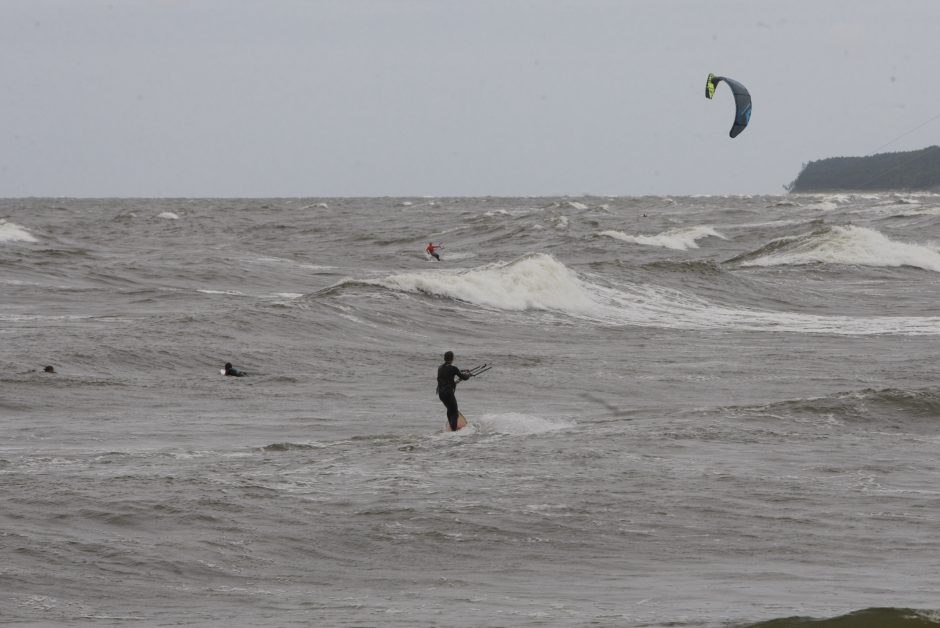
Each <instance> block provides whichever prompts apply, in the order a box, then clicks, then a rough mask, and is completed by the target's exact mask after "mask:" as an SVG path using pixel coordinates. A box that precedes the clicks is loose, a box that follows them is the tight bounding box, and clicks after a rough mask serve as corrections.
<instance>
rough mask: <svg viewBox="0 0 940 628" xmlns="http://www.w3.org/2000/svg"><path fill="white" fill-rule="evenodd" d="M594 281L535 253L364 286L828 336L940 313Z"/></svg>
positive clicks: (682, 325) (907, 331) (900, 327)
mask: <svg viewBox="0 0 940 628" xmlns="http://www.w3.org/2000/svg"><path fill="white" fill-rule="evenodd" d="M592 279H593V278H592V277H590V276H583V277H582V276H580V275H578V273H575V272H574V271H572V270H571V269H569V268H568V267H566V266H565V265H564V264H562V263H561V262H559V261H558V260H556V259H555V258H554V257H552V256H550V255H545V254H542V253H539V254H532V255H528V256H526V257H523V258H520V259H518V260H516V261H514V262H510V263H505V262H500V263H497V264H489V265H487V266H482V267H480V268H476V269H471V270H461V271H427V272H421V273H406V274H400V275H391V276H389V277H386V278H384V279H370V280H365V281H363V282H362V283H367V284H373V285H380V286H384V287H386V288H389V289H392V290H400V291H403V292H412V293H419V294H428V295H433V296H440V297H447V298H451V299H454V300H457V301H463V302H467V303H472V304H475V305H479V306H484V307H492V308H496V309H501V310H508V311H526V310H542V311H548V312H553V313H557V314H559V315H564V316H569V317H572V318H575V319H584V320H589V321H591V322H596V323H602V324H611V325H637V326H644V327H660V328H666V329H734V330H750V331H770V332H793V333H821V334H833V335H872V334H902V335H940V317H917V316H912V317H902V316H881V317H853V316H823V315H814V314H803V313H791V312H785V311H772V310H755V309H750V308H744V307H740V308H736V307H730V306H724V305H719V304H716V303H712V302H710V301H708V300H706V299H703V298H701V297H699V296H697V295H694V294H690V293H687V292H683V291H680V290H675V289H673V288H666V287H662V286H656V285H650V284H638V283H624V284H620V285H613V286H609V285H600V284H599V283H595V282H594V281H593V280H592Z"/></svg>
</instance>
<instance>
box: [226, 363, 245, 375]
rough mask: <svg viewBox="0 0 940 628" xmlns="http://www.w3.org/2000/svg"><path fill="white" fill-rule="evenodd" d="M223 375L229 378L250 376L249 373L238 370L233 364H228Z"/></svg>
mask: <svg viewBox="0 0 940 628" xmlns="http://www.w3.org/2000/svg"><path fill="white" fill-rule="evenodd" d="M222 375H227V376H229V377H244V376H245V375H248V373H246V372H245V371H240V370H238V369H237V368H235V367H234V366H232V363H231V362H226V363H225V368H224V369H222Z"/></svg>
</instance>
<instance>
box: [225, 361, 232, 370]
mask: <svg viewBox="0 0 940 628" xmlns="http://www.w3.org/2000/svg"><path fill="white" fill-rule="evenodd" d="M230 368H232V363H231V362H226V363H225V370H226V371H227V370H229V369H230Z"/></svg>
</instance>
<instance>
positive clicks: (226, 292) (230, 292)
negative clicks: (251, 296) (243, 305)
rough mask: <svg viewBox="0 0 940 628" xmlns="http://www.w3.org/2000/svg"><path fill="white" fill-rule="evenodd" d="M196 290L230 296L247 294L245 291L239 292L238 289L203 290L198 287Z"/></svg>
mask: <svg viewBox="0 0 940 628" xmlns="http://www.w3.org/2000/svg"><path fill="white" fill-rule="evenodd" d="M196 292H201V293H203V294H221V295H225V296H229V297H244V296H247V295H246V294H245V293H244V292H239V291H238V290H203V289H197V290H196Z"/></svg>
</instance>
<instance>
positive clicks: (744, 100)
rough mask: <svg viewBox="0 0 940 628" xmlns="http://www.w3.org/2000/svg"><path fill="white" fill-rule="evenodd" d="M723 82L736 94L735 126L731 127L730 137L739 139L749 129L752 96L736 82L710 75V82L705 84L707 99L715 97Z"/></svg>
mask: <svg viewBox="0 0 940 628" xmlns="http://www.w3.org/2000/svg"><path fill="white" fill-rule="evenodd" d="M721 81H724V82H725V83H727V84H728V87H730V88H731V93H732V94H734V106H735V112H734V124H733V125H732V126H731V133H729V135H730V136H731V137H737V136H738V135H739V134H740V133H741V131H743V130H744V129H745V128H747V123H748V122H750V121H751V95H750V94H749V93H748V91H747V88H745V87H744V85H741V84H740V83H738V82H737V81H736V80H734V79H729V78H726V77H724V76H715V75H714V74H709V75H708V81H707V82H706V83H705V98H708V99H711V98H713V97H714V96H715V90H716V89H717V88H718V83H720V82H721Z"/></svg>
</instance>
